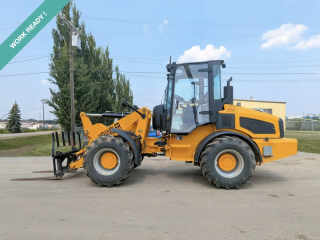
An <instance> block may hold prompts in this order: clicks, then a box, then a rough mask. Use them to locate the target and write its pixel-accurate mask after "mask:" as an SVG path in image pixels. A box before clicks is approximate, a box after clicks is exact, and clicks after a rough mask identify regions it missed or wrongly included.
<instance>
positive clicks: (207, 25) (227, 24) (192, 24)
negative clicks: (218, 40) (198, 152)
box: [82, 16, 320, 27]
mask: <svg viewBox="0 0 320 240" xmlns="http://www.w3.org/2000/svg"><path fill="white" fill-rule="evenodd" d="M82 17H83V18H86V19H91V20H101V21H110V22H121V23H141V24H157V25H161V24H164V23H163V21H150V20H133V19H114V18H104V17H96V16H82ZM291 24H302V23H291ZM304 24H308V25H309V26H319V24H320V22H310V23H304ZM312 24H313V25H312ZM165 25H168V26H169V25H176V26H202V27H279V25H283V23H265V24H259V23H216V24H212V23H211V24H210V23H190V22H189V23H188V22H171V21H168V22H167V23H165Z"/></svg>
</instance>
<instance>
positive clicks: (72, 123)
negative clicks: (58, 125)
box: [69, 26, 76, 149]
mask: <svg viewBox="0 0 320 240" xmlns="http://www.w3.org/2000/svg"><path fill="white" fill-rule="evenodd" d="M72 27H73V26H72ZM72 27H71V26H70V28H69V29H70V104H71V136H73V133H75V132H76V126H75V122H76V120H75V116H74V75H73V51H72ZM71 139H72V140H71V148H72V149H74V146H75V143H74V139H73V137H71Z"/></svg>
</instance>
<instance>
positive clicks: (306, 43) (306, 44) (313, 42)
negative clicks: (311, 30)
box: [289, 34, 320, 50]
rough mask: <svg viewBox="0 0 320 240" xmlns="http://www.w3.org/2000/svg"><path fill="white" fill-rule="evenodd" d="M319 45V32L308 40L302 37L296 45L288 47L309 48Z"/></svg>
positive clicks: (296, 48) (291, 48) (294, 48)
mask: <svg viewBox="0 0 320 240" xmlns="http://www.w3.org/2000/svg"><path fill="white" fill-rule="evenodd" d="M318 47H320V34H318V35H314V36H312V37H311V38H309V40H305V39H303V40H302V41H300V42H299V43H298V44H297V45H295V46H293V47H289V49H290V50H309V49H311V48H318Z"/></svg>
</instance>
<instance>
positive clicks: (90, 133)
mask: <svg viewBox="0 0 320 240" xmlns="http://www.w3.org/2000/svg"><path fill="white" fill-rule="evenodd" d="M138 111H139V112H140V113H141V114H143V116H144V117H142V116H141V115H140V114H139V113H137V112H132V113H130V114H128V115H127V116H124V117H122V118H121V119H119V120H118V121H117V122H115V123H113V124H111V125H109V126H105V125H103V124H102V123H96V124H94V125H93V124H92V123H91V121H90V118H89V116H87V114H86V113H84V112H81V113H80V117H81V120H82V125H83V130H84V132H85V134H86V136H87V138H88V140H89V142H88V145H90V144H91V142H92V141H94V140H95V139H97V138H99V137H101V136H106V135H114V136H117V135H119V134H120V133H123V134H127V133H130V134H129V135H131V136H135V137H136V141H139V143H138V144H139V145H140V147H139V151H140V152H139V153H138V154H139V155H140V154H141V153H143V154H146V155H149V156H152V155H155V154H156V153H157V152H160V151H161V150H160V149H161V148H160V147H159V146H157V145H155V142H158V141H159V139H158V138H149V137H148V134H149V129H150V122H151V117H152V113H151V111H150V110H149V109H147V108H146V107H143V108H140V109H139V110H138ZM131 147H132V148H133V149H134V148H135V147H134V146H131ZM85 152H86V148H84V149H82V150H80V151H78V152H77V153H76V154H75V155H76V157H77V158H78V160H77V161H75V162H73V163H71V164H70V165H69V167H70V169H76V168H80V167H82V166H83V155H84V154H85Z"/></svg>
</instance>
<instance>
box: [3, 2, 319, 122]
mask: <svg viewBox="0 0 320 240" xmlns="http://www.w3.org/2000/svg"><path fill="white" fill-rule="evenodd" d="M42 2H43V0H32V1H26V0H16V1H15V4H14V5H13V4H12V2H10V1H4V0H1V8H0V43H2V42H3V41H4V40H5V39H6V38H7V37H9V36H10V34H11V33H12V32H13V31H14V30H15V29H16V28H17V27H18V26H19V25H20V24H21V23H22V22H23V21H24V20H25V19H26V18H27V17H28V16H29V15H30V14H31V13H32V12H33V11H34V10H35V9H36V8H37V7H38V6H39V5H40V4H41V3H42ZM74 3H75V4H76V5H77V8H78V9H79V10H80V11H81V12H82V18H81V20H82V21H84V22H85V24H86V30H87V32H92V34H93V35H94V37H95V39H96V42H97V45H98V46H102V47H104V48H106V47H107V46H108V47H109V50H110V55H111V57H112V58H114V64H115V65H118V66H119V68H120V71H122V72H123V73H125V74H126V76H127V77H128V78H129V79H130V84H131V87H132V91H133V95H134V103H135V104H137V105H138V106H146V107H148V108H150V109H152V108H153V107H154V106H155V105H158V104H160V102H161V99H162V96H163V92H164V90H165V87H166V83H167V81H166V68H165V67H166V64H167V62H168V59H169V57H170V56H171V57H172V61H179V62H189V61H207V60H225V63H226V65H227V68H225V69H223V71H222V80H223V81H222V86H223V85H225V84H226V80H228V79H229V78H230V77H231V76H232V77H233V81H232V85H233V86H234V98H235V99H250V97H251V96H252V97H253V100H265V101H281V102H287V115H303V114H305V115H306V114H320V109H319V107H318V105H319V102H320V94H319V92H320V91H319V89H320V20H319V17H318V16H319V10H320V1H318V0H308V1H302V0H261V1H256V0H243V1H237V0H225V1H212V0H211V1H203V0H198V1H189V0H171V1H167V0H161V1H138V0H136V1H129V0H119V1H110V0H91V1H87V0H75V1H74ZM55 27H56V26H55V19H53V20H51V22H50V23H49V24H48V25H47V26H46V27H45V28H44V29H43V30H42V31H41V32H40V33H38V35H37V36H36V37H35V38H34V39H33V40H31V41H30V42H29V44H28V45H27V46H26V47H24V48H23V49H22V50H21V51H20V52H19V53H18V54H17V55H16V57H15V58H14V59H13V60H12V61H11V62H10V63H9V64H8V65H7V66H6V67H4V68H3V69H2V70H1V71H0V119H1V118H6V114H8V112H9V110H10V108H11V107H12V105H13V103H14V101H17V103H18V104H19V106H20V109H21V113H22V118H23V119H29V118H35V119H42V103H41V99H43V98H50V91H49V88H55V86H53V85H50V84H49V82H48V81H47V79H48V78H49V75H48V73H46V72H48V71H49V66H48V64H49V54H50V53H51V52H52V47H53V40H52V37H51V31H52V29H53V28H55ZM0 57H1V53H0ZM39 72H44V73H41V74H27V75H18V74H25V73H39ZM128 72H149V73H128ZM8 75H15V76H8ZM44 108H45V118H46V119H55V118H56V117H55V116H54V115H53V114H52V113H50V111H51V110H52V109H50V107H49V106H47V105H44Z"/></svg>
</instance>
